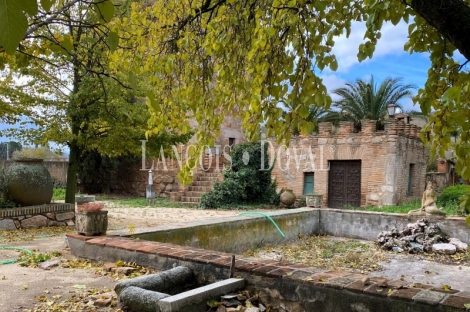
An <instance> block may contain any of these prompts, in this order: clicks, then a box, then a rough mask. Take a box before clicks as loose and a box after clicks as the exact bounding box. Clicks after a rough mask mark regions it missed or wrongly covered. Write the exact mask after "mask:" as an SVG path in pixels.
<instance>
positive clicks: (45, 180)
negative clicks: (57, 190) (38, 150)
mask: <svg viewBox="0 0 470 312" xmlns="http://www.w3.org/2000/svg"><path fill="white" fill-rule="evenodd" d="M8 178H9V179H10V182H9V184H8V188H7V192H6V194H5V196H6V197H5V198H6V199H9V200H11V201H13V202H15V203H17V204H19V205H21V206H33V205H44V204H49V203H50V202H51V199H52V177H51V174H50V173H49V171H48V170H47V169H46V167H44V164H43V160H42V159H37V158H20V159H16V160H15V163H14V164H13V165H12V166H11V167H10V170H9V172H8Z"/></svg>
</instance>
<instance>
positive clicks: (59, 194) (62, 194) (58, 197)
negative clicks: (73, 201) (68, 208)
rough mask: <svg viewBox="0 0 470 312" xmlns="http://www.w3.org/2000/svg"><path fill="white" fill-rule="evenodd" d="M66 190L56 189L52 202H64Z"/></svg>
mask: <svg viewBox="0 0 470 312" xmlns="http://www.w3.org/2000/svg"><path fill="white" fill-rule="evenodd" d="M64 199H65V188H54V189H53V191H52V200H64Z"/></svg>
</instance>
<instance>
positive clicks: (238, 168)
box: [198, 142, 279, 209]
mask: <svg viewBox="0 0 470 312" xmlns="http://www.w3.org/2000/svg"><path fill="white" fill-rule="evenodd" d="M262 148H263V149H264V155H265V157H264V158H265V159H264V166H263V168H269V157H268V152H267V150H268V146H267V144H265V145H264V146H263V147H262V146H261V143H260V142H252V143H242V144H238V145H236V146H235V147H234V148H233V150H232V152H231V157H232V167H231V170H225V171H224V180H223V181H222V182H216V183H215V184H214V189H213V190H212V191H210V192H208V193H206V194H204V195H203V196H202V197H201V202H200V203H199V205H198V207H199V208H202V209H206V208H234V207H239V206H242V205H247V204H248V205H252V204H269V205H279V194H278V193H276V183H275V182H273V181H272V180H271V170H260V169H261V155H262ZM247 160H248V161H247ZM245 163H246V164H245Z"/></svg>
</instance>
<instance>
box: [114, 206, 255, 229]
mask: <svg viewBox="0 0 470 312" xmlns="http://www.w3.org/2000/svg"><path fill="white" fill-rule="evenodd" d="M106 210H108V229H109V230H111V231H112V230H123V229H126V228H129V227H130V226H133V227H135V228H139V227H152V226H158V225H164V224H170V223H185V222H191V221H196V220H210V219H215V218H224V217H231V216H236V215H237V214H239V213H240V212H241V211H238V210H201V209H185V208H132V207H131V208H127V207H126V208H112V207H107V208H106ZM259 211H261V210H259Z"/></svg>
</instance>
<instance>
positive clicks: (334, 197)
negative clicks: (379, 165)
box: [328, 160, 361, 208]
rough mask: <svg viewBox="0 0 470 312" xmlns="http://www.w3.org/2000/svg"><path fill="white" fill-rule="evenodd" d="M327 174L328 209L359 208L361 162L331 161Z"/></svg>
mask: <svg viewBox="0 0 470 312" xmlns="http://www.w3.org/2000/svg"><path fill="white" fill-rule="evenodd" d="M329 165H330V171H329V173H328V207H330V208H343V207H344V206H346V205H348V206H354V207H359V206H361V161H360V160H331V161H330V162H329Z"/></svg>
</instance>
